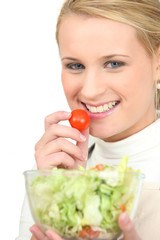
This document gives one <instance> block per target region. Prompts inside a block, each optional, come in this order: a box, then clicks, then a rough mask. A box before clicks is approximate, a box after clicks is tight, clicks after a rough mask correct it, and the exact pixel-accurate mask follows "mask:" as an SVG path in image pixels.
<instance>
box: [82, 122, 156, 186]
mask: <svg viewBox="0 0 160 240" xmlns="http://www.w3.org/2000/svg"><path fill="white" fill-rule="evenodd" d="M93 140H94V142H95V148H94V151H93V153H92V155H91V158H90V159H89V160H88V163H87V166H89V167H93V166H95V165H96V164H97V163H102V164H107V165H114V164H119V162H120V159H121V158H122V156H123V155H127V156H128V157H129V162H128V166H131V167H132V168H133V169H135V170H137V169H140V170H141V172H142V173H144V174H145V180H146V181H147V182H160V118H159V119H158V120H157V121H155V122H154V123H152V124H151V125H150V126H148V127H146V128H144V129H143V130H142V131H140V132H138V133H136V134H134V135H132V136H130V137H128V138H126V139H124V140H121V141H118V142H104V141H103V140H101V139H98V138H93Z"/></svg>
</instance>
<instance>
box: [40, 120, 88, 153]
mask: <svg viewBox="0 0 160 240" xmlns="http://www.w3.org/2000/svg"><path fill="white" fill-rule="evenodd" d="M58 137H64V138H71V139H72V140H74V141H78V142H83V141H85V140H86V138H85V136H84V135H82V134H81V133H80V132H79V131H78V130H77V129H75V128H71V127H68V126H63V125H58V124H53V125H51V126H50V127H49V128H48V129H47V130H46V132H45V133H44V135H43V136H42V138H41V139H40V140H39V141H38V143H37V144H36V146H35V150H37V149H38V148H42V147H43V146H44V145H45V144H47V143H49V142H50V141H53V140H55V139H57V138H58Z"/></svg>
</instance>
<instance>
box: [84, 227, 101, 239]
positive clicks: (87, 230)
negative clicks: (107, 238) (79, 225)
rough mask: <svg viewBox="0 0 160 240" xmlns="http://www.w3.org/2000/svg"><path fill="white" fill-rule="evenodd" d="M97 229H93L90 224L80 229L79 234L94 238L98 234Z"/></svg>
mask: <svg viewBox="0 0 160 240" xmlns="http://www.w3.org/2000/svg"><path fill="white" fill-rule="evenodd" d="M99 233H100V232H99V231H93V230H92V228H91V227H90V226H87V227H83V229H82V231H81V232H80V234H79V237H80V238H88V239H95V238H98V236H99Z"/></svg>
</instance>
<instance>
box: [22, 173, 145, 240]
mask: <svg viewBox="0 0 160 240" xmlns="http://www.w3.org/2000/svg"><path fill="white" fill-rule="evenodd" d="M24 176H25V186H26V192H27V196H28V200H29V206H30V209H31V213H32V216H33V219H34V221H35V223H36V224H37V225H38V227H39V228H40V229H41V230H42V231H43V232H45V231H46V230H48V229H51V230H53V231H55V232H57V233H58V234H59V235H60V236H61V237H62V238H64V239H105V240H113V239H117V237H118V236H120V234H121V231H120V229H119V226H118V217H119V215H120V214H121V213H122V212H123V211H126V212H127V214H128V215H129V216H130V218H131V219H133V218H134V216H135V213H136V209H137V205H138V201H139V198H140V193H141V188H142V183H143V179H144V175H143V174H142V173H137V172H125V173H124V172H119V171H116V170H113V171H109V172H103V171H101V172H98V171H80V170H62V171H60V170H59V171H53V170H30V171H25V172H24Z"/></svg>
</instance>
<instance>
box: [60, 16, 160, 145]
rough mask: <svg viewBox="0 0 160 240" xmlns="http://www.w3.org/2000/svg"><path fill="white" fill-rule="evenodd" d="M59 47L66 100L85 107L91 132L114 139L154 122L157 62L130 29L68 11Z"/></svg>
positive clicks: (126, 26) (78, 106) (120, 24)
mask: <svg viewBox="0 0 160 240" xmlns="http://www.w3.org/2000/svg"><path fill="white" fill-rule="evenodd" d="M59 47H60V56H61V61H62V83H63V88H64V92H65V95H66V98H67V101H68V103H69V106H70V108H71V109H72V110H73V109H77V108H80V109H84V110H86V111H87V112H88V114H89V115H90V117H91V126H90V134H91V135H93V136H96V137H99V138H101V139H103V140H105V141H118V140H121V139H123V138H126V137H128V136H130V135H132V134H134V133H136V132H138V131H139V130H141V129H143V128H145V127H146V126H147V125H149V124H150V123H152V122H153V121H154V119H155V110H154V87H153V86H154V82H155V80H156V79H157V72H158V70H157V62H156V61H155V60H153V59H152V58H151V57H149V55H148V54H147V52H146V50H145V49H144V48H143V46H142V45H141V43H140V42H139V40H138V38H137V35H136V31H135V29H134V28H132V27H131V26H129V25H127V24H123V23H120V22H116V21H112V20H108V19H103V18H89V17H85V16H79V15H74V14H70V15H68V16H65V17H64V18H63V21H62V23H61V26H60V31H59Z"/></svg>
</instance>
